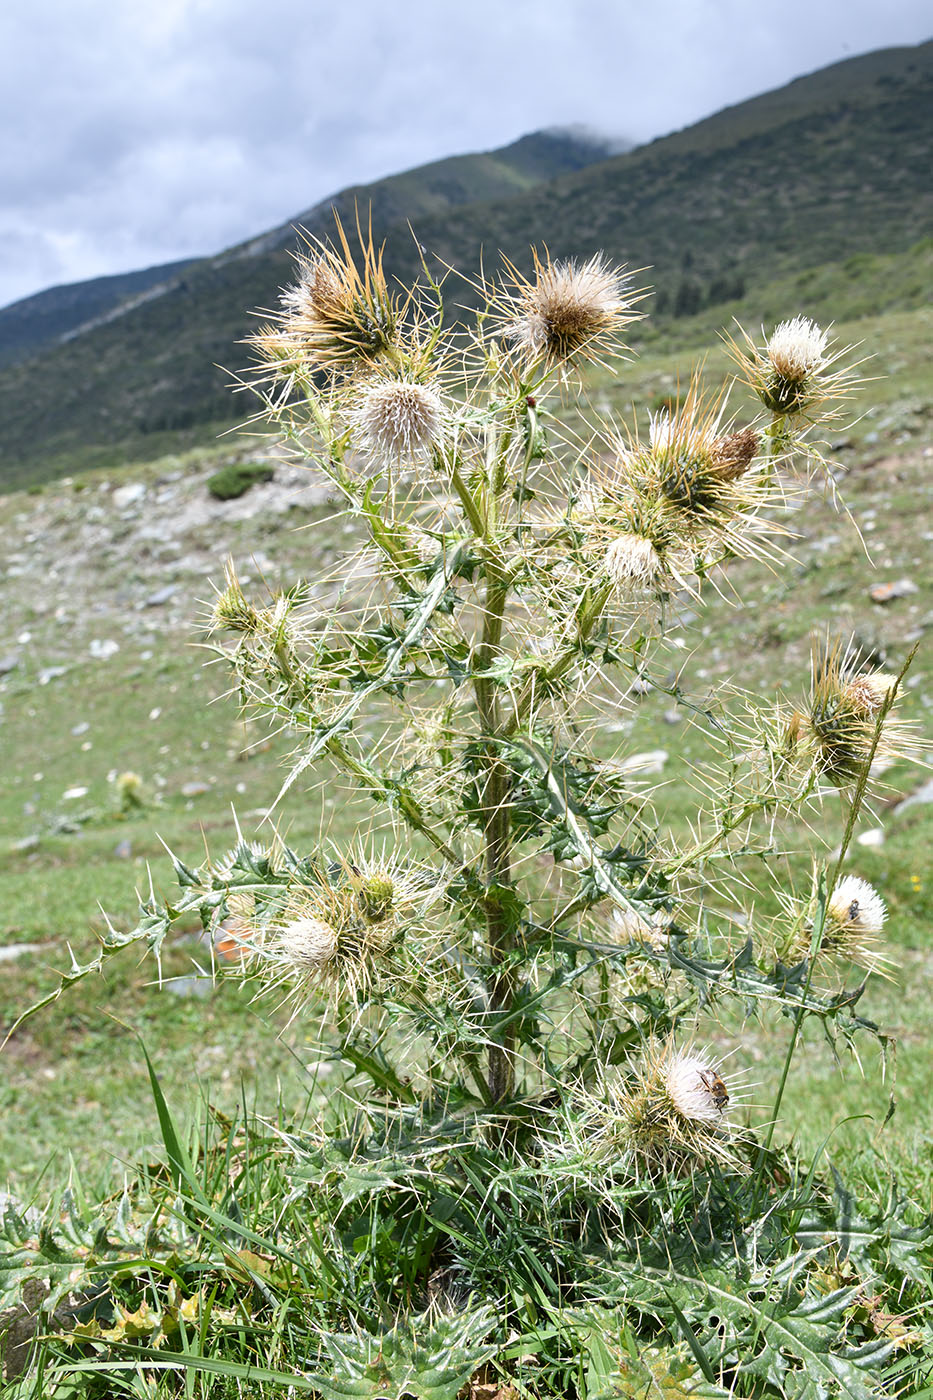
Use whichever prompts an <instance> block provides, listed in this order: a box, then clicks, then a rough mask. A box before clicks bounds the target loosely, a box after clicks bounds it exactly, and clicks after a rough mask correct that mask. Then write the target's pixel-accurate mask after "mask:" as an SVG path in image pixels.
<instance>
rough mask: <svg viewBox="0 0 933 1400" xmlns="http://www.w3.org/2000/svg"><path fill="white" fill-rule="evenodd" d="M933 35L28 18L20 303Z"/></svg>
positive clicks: (13, 250) (7, 28) (155, 8)
mask: <svg viewBox="0 0 933 1400" xmlns="http://www.w3.org/2000/svg"><path fill="white" fill-rule="evenodd" d="M931 33H933V19H931V17H930V11H929V4H928V0H885V3H881V0H784V3H782V4H781V5H761V4H758V3H754V0H456V3H451V0H327V3H323V0H25V2H24V3H15V0H11V2H10V3H7V4H4V5H2V6H0V53H2V55H3V85H2V91H0V305H5V304H6V303H8V302H10V301H12V300H14V299H15V298H18V297H21V296H25V295H27V294H29V293H30V292H33V291H37V290H39V289H40V288H43V287H46V286H50V285H52V284H55V283H60V282H69V281H77V280H80V279H83V278H87V277H95V276H99V275H101V274H103V273H110V272H120V271H128V270H131V269H134V268H139V267H145V266H149V265H151V264H153V263H159V262H167V261H170V260H172V259H174V258H180V257H186V256H192V255H196V254H199V253H211V252H215V251H218V250H219V249H221V248H223V247H225V246H227V245H229V244H231V243H234V242H237V241H239V240H240V239H242V238H245V237H247V236H248V235H250V234H252V233H258V232H260V231H261V230H263V229H265V228H268V227H271V226H273V225H275V224H278V223H282V222H284V221H285V220H287V219H288V218H290V217H291V216H292V215H294V214H296V213H298V212H299V211H300V210H301V209H303V208H306V207H307V206H308V205H310V204H313V203H314V202H315V201H316V200H318V199H321V198H324V197H325V196H326V195H328V194H330V193H333V192H334V191H336V190H338V189H340V188H342V187H344V186H346V185H348V184H354V183H357V182H359V181H365V180H369V179H374V178H376V177H378V176H380V175H387V174H390V173H392V172H394V171H397V170H402V169H405V168H407V167H410V166H413V165H419V164H421V163H422V162H424V161H427V160H431V159H435V158H438V157H441V156H445V155H451V154H455V153H459V152H463V151H470V150H483V149H488V148H490V147H495V146H499V145H504V144H506V143H507V142H508V141H510V140H513V139H514V138H515V137H517V136H519V135H521V134H523V133H524V132H527V131H533V130H536V129H538V128H540V127H545V126H554V125H560V124H569V123H576V122H582V123H585V124H588V125H590V126H593V127H596V128H598V129H600V130H602V131H605V132H607V133H611V134H616V135H619V136H627V137H629V138H631V139H635V140H646V139H648V138H650V137H652V136H656V135H660V134H662V133H664V132H667V131H671V130H675V129H677V128H678V127H681V126H684V125H686V124H688V123H690V122H692V121H694V120H696V119H697V118H699V117H701V116H704V115H706V114H708V113H710V112H712V111H715V110H716V109H718V108H719V107H722V106H725V105H727V104H728V103H731V102H736V101H740V100H741V99H742V98H745V97H749V96H752V95H754V94H755V93H758V92H762V91H764V90H766V89H768V88H771V87H776V86H779V85H780V84H782V83H785V82H787V81H788V80H789V79H791V78H793V77H796V76H798V75H800V74H801V73H807V72H812V71H813V70H814V69H816V68H820V67H822V66H824V65H825V64H827V63H832V62H835V61H836V60H838V59H841V58H846V57H849V56H851V55H853V54H857V53H863V52H866V51H868V50H870V49H874V48H880V47H884V46H887V45H893V44H911V43H918V42H920V41H922V40H923V39H926V38H928V37H930V35H931Z"/></svg>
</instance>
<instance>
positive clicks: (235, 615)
mask: <svg viewBox="0 0 933 1400" xmlns="http://www.w3.org/2000/svg"><path fill="white" fill-rule="evenodd" d="M259 622H260V618H259V612H258V610H257V609H256V608H254V607H253V605H252V603H250V602H249V601H248V599H247V597H246V594H245V593H244V592H243V588H242V585H241V583H240V580H239V578H238V576H237V571H236V566H235V564H234V563H233V560H232V559H228V560H227V561H226V562H225V564H224V587H223V588H222V589H220V590H219V591H218V593H217V597H216V598H215V600H214V605H213V607H212V609H211V612H210V616H209V618H208V629H209V630H210V631H211V632H218V631H222V630H225V631H230V632H245V633H253V632H256V631H257V630H258V628H259Z"/></svg>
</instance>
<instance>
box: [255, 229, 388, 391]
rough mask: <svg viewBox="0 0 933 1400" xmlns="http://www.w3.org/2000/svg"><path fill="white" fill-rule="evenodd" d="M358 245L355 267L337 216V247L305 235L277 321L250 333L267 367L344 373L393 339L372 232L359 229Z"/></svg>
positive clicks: (364, 362)
mask: <svg viewBox="0 0 933 1400" xmlns="http://www.w3.org/2000/svg"><path fill="white" fill-rule="evenodd" d="M360 250H361V262H360V266H357V262H356V259H355V258H354V256H353V253H352V251H351V249H350V244H349V240H348V239H347V236H346V233H345V232H344V229H343V226H342V224H341V223H340V220H339V219H338V220H337V244H336V246H334V247H332V246H330V245H328V244H325V243H322V242H320V241H319V240H314V239H309V240H308V243H307V249H306V250H302V251H300V252H298V253H296V254H295V255H294V257H295V261H296V263H297V267H298V279H297V281H296V282H295V283H294V284H293V285H292V286H290V287H287V288H286V289H285V291H284V292H283V293H282V295H281V299H280V306H281V310H280V311H279V313H278V317H277V323H276V325H275V326H273V327H269V326H264V327H263V328H262V329H261V330H260V331H259V332H258V333H257V335H256V336H254V337H253V338H252V339H253V343H254V344H255V345H256V346H257V348H258V350H259V353H260V358H261V359H262V360H263V361H264V362H265V364H266V365H267V366H268V365H269V364H272V365H273V366H274V367H275V366H276V365H277V366H278V368H279V369H280V371H281V372H285V373H294V371H295V368H296V366H299V365H301V366H306V367H307V368H309V369H324V370H351V369H354V368H357V367H358V366H360V365H369V364H373V363H375V362H376V361H377V360H378V359H379V358H380V356H382V355H383V354H384V353H385V351H386V350H388V349H389V348H390V347H391V346H392V345H393V344H394V343H395V341H396V340H397V338H398V334H399V325H400V320H401V315H402V310H401V307H400V305H399V303H398V299H397V298H396V297H394V296H393V295H392V294H391V293H390V291H389V287H388V283H387V281H386V276H385V273H384V271H383V266H382V251H381V249H378V248H377V247H376V246H375V244H374V243H373V239H372V230H370V231H369V235H368V237H366V238H364V236H363V234H362V231H360Z"/></svg>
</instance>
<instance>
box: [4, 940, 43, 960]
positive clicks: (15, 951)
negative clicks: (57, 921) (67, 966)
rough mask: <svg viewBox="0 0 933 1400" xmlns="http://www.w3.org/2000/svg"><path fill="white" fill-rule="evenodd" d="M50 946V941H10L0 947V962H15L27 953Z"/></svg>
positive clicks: (36, 951) (37, 951)
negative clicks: (5, 945) (3, 946)
mask: <svg viewBox="0 0 933 1400" xmlns="http://www.w3.org/2000/svg"><path fill="white" fill-rule="evenodd" d="M51 946H52V945H51V943H10V944H8V946H7V947H6V948H0V963H5V962H15V961H16V959H17V958H24V957H25V956H26V955H27V953H41V952H42V950H43V948H51Z"/></svg>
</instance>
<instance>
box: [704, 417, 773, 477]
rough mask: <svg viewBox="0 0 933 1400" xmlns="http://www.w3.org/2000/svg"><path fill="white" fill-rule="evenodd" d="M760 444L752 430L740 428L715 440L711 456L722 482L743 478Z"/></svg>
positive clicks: (759, 439) (758, 437)
mask: <svg viewBox="0 0 933 1400" xmlns="http://www.w3.org/2000/svg"><path fill="white" fill-rule="evenodd" d="M760 444H761V438H760V436H759V434H758V433H756V432H755V430H754V428H742V429H741V431H739V432H737V433H727V434H726V435H725V437H719V438H716V440H715V441H714V442H713V444H712V451H711V456H712V460H713V463H714V465H715V467H716V470H717V471H718V473H719V475H720V477H722V479H723V481H737V480H738V478H739V477H740V476H744V475H745V473H746V472H747V471H748V469H749V467H750V466H751V464H752V462H754V460H755V457H756V455H757V453H758V448H759V446H760Z"/></svg>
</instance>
